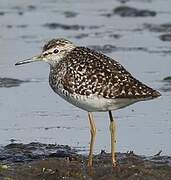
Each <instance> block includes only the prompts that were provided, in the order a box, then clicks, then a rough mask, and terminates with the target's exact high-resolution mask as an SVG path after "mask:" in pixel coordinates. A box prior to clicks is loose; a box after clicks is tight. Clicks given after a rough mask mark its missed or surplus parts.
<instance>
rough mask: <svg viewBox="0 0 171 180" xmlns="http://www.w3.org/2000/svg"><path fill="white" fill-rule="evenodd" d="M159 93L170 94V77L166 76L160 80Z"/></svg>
mask: <svg viewBox="0 0 171 180" xmlns="http://www.w3.org/2000/svg"><path fill="white" fill-rule="evenodd" d="M161 91H163V92H171V76H167V77H165V78H163V80H162V87H161Z"/></svg>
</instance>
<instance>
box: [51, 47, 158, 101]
mask: <svg viewBox="0 0 171 180" xmlns="http://www.w3.org/2000/svg"><path fill="white" fill-rule="evenodd" d="M49 80H50V84H51V86H52V88H53V89H55V88H57V87H58V86H62V88H64V90H66V91H67V92H68V93H70V94H77V95H86V96H91V95H96V96H99V97H100V96H101V97H104V98H154V97H157V96H159V93H158V92H157V91H155V90H153V89H152V88H150V87H148V86H146V85H144V84H143V83H141V82H140V81H138V80H137V79H135V78H134V77H133V76H132V75H131V74H130V73H129V72H128V71H126V70H125V68H124V67H123V66H122V65H121V64H119V63H118V62H117V61H115V60H113V59H111V58H109V57H107V56H105V55H103V54H101V53H99V52H95V51H93V50H90V49H88V48H85V47H76V48H75V49H73V50H72V51H71V52H70V53H69V54H68V55H66V57H65V58H63V59H62V60H61V61H60V62H59V63H58V64H57V65H56V66H55V67H51V73H50V78H49Z"/></svg>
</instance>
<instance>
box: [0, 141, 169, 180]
mask: <svg viewBox="0 0 171 180" xmlns="http://www.w3.org/2000/svg"><path fill="white" fill-rule="evenodd" d="M160 153H161V152H159V153H158V154H156V155H154V156H149V157H145V156H139V155H136V154H134V153H133V152H127V153H116V159H117V167H115V168H112V167H111V157H110V154H109V153H106V152H105V151H101V153H100V154H98V155H95V156H94V157H93V163H94V164H93V167H92V168H91V169H90V168H88V167H87V165H86V164H87V162H86V160H87V156H83V155H80V154H78V153H77V150H75V149H72V148H71V147H69V146H64V145H56V144H41V143H30V144H15V143H12V144H9V145H7V146H5V147H1V149H0V178H2V179H10V180H12V179H14V180H20V179H21V180H23V179H25V180H29V179H36V180H37V179H47V180H51V179H73V180H76V179H86V180H89V179H90V180H96V179H98V180H99V179H101V180H102V179H103V180H110V179H116V180H117V179H118V180H119V179H122V180H129V179H131V180H134V179H144V180H145V179H146V180H147V179H150V180H152V179H155V180H161V179H165V180H169V179H171V157H168V156H161V155H160Z"/></svg>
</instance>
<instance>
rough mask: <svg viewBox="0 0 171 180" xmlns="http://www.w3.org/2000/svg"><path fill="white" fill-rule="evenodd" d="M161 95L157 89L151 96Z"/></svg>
mask: <svg viewBox="0 0 171 180" xmlns="http://www.w3.org/2000/svg"><path fill="white" fill-rule="evenodd" d="M160 96H161V93H160V92H159V91H156V90H155V91H154V92H153V98H157V97H160Z"/></svg>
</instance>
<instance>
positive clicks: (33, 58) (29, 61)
mask: <svg viewBox="0 0 171 180" xmlns="http://www.w3.org/2000/svg"><path fill="white" fill-rule="evenodd" d="M42 60H43V58H42V56H41V55H38V56H33V57H31V58H29V59H25V60H22V61H19V62H17V63H15V65H16V66H17V65H22V64H27V63H31V62H36V61H42Z"/></svg>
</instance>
